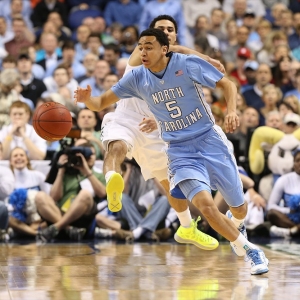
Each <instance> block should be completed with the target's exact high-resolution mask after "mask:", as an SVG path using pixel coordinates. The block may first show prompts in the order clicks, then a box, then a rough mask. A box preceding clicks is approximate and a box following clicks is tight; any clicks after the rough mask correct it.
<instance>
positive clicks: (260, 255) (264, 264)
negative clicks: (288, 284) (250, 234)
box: [246, 249, 269, 275]
mask: <svg viewBox="0 0 300 300" xmlns="http://www.w3.org/2000/svg"><path fill="white" fill-rule="evenodd" d="M246 255H247V256H248V258H249V259H250V260H251V275H261V274H264V273H268V272H269V268H268V265H269V260H268V259H267V258H266V256H265V254H264V252H263V251H262V250H260V249H249V250H247V252H246Z"/></svg>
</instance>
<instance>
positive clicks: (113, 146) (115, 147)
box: [108, 141, 127, 156]
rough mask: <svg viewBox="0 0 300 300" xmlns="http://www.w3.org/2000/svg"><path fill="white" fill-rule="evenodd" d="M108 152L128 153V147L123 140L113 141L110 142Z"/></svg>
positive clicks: (116, 153) (115, 153)
mask: <svg viewBox="0 0 300 300" xmlns="http://www.w3.org/2000/svg"><path fill="white" fill-rule="evenodd" d="M108 153H111V154H114V155H123V156H124V155H126V153H127V147H126V144H125V143H124V142H122V141H113V142H110V143H109V146H108Z"/></svg>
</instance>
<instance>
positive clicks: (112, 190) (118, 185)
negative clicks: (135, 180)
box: [106, 173, 124, 212]
mask: <svg viewBox="0 0 300 300" xmlns="http://www.w3.org/2000/svg"><path fill="white" fill-rule="evenodd" d="M123 190H124V180H123V178H122V176H121V175H120V174H119V173H114V174H112V175H111V176H110V178H109V180H108V182H107V185H106V193H107V202H108V209H109V210H110V211H112V212H118V211H120V210H121V209H122V192H123Z"/></svg>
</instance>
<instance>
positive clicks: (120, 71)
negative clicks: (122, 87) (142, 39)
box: [116, 57, 128, 79]
mask: <svg viewBox="0 0 300 300" xmlns="http://www.w3.org/2000/svg"><path fill="white" fill-rule="evenodd" d="M127 62H128V58H124V57H122V58H119V59H118V62H117V65H116V73H117V75H118V78H119V79H120V78H122V77H123V75H124V72H125V69H126V66H127Z"/></svg>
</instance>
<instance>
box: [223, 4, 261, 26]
mask: <svg viewBox="0 0 300 300" xmlns="http://www.w3.org/2000/svg"><path fill="white" fill-rule="evenodd" d="M222 5H223V11H224V12H225V13H226V14H227V15H228V16H229V17H235V19H236V21H237V25H238V26H241V25H242V22H243V17H244V14H245V12H246V10H247V9H248V10H252V11H255V14H256V17H257V19H260V18H261V17H263V16H265V14H266V10H265V7H264V5H263V3H262V0H224V1H223V4H222Z"/></svg>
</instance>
